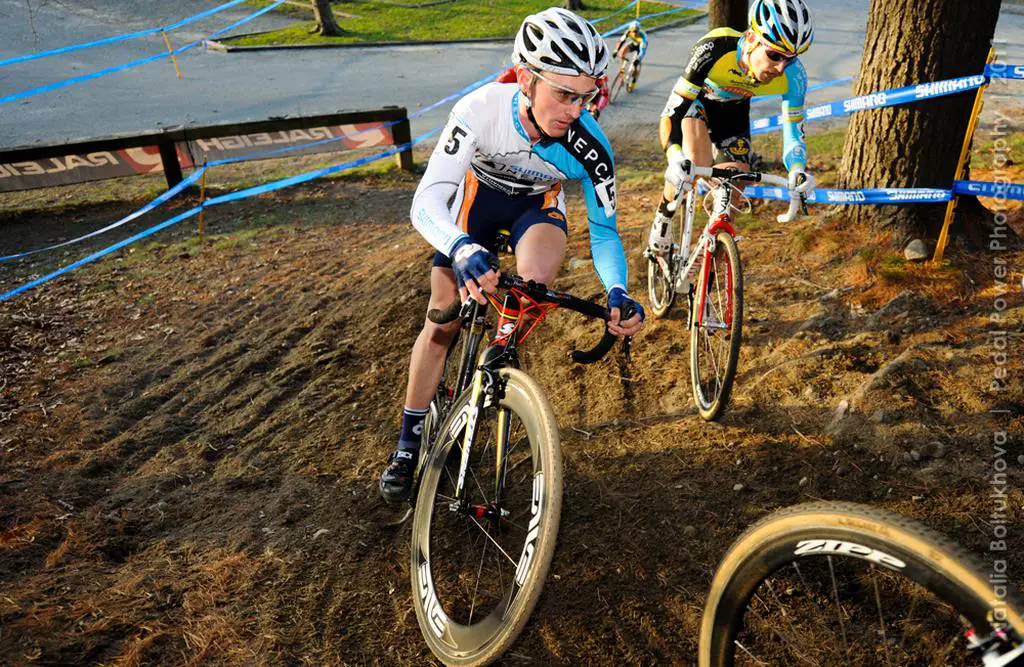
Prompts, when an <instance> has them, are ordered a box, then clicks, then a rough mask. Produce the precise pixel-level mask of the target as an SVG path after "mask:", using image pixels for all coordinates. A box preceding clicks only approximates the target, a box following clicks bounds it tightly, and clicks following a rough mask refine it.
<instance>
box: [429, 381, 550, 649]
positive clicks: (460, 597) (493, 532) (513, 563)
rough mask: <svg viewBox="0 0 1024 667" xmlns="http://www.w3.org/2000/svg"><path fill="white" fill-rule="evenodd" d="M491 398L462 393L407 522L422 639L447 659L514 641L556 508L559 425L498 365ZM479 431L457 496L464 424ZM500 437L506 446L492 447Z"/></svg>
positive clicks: (544, 564)
mask: <svg viewBox="0 0 1024 667" xmlns="http://www.w3.org/2000/svg"><path fill="white" fill-rule="evenodd" d="M499 377H500V380H501V381H500V383H499V384H503V385H504V386H503V388H502V387H499V388H496V389H499V391H497V392H496V395H498V396H502V394H503V396H502V397H501V398H500V400H498V401H496V400H495V399H493V398H490V397H484V399H483V405H482V408H480V409H479V410H477V408H476V407H475V406H474V405H472V403H471V396H472V393H473V392H472V391H468V390H467V391H465V392H463V394H462V396H460V397H459V399H458V400H456V402H455V404H454V405H453V406H452V408H451V411H450V412H449V414H448V417H447V418H446V419H445V421H444V423H443V424H441V425H440V426H439V427H438V435H437V438H436V440H435V442H434V446H433V447H432V448H431V451H430V455H429V458H428V460H427V461H426V462H425V463H424V470H423V476H422V479H421V482H420V487H419V493H418V498H417V501H416V510H415V513H414V515H413V526H412V549H411V551H412V554H411V555H412V563H411V575H412V591H413V601H414V606H415V609H416V618H417V620H418V621H419V626H420V630H421V631H422V633H423V637H424V638H425V639H426V642H427V645H428V646H429V647H430V650H431V651H433V653H434V655H436V656H437V657H438V659H440V660H441V661H443V662H444V663H445V664H447V665H484V664H487V663H489V662H491V661H493V660H495V659H497V658H498V657H499V656H500V655H501V654H502V653H503V652H504V651H505V650H506V649H508V647H509V646H511V644H512V643H513V642H514V641H515V640H516V638H517V637H518V636H519V633H520V632H521V631H522V629H523V627H524V626H525V625H526V621H527V619H528V618H529V616H530V613H531V612H532V611H533V608H534V606H535V605H536V604H537V600H538V599H539V597H540V594H541V590H542V588H543V586H544V581H545V579H546V578H547V573H548V569H549V568H550V566H551V559H552V556H553V555H554V551H555V540H556V537H557V533H558V524H559V517H560V514H561V509H562V459H561V451H560V449H559V438H558V428H557V424H556V421H555V417H554V414H553V412H552V409H551V406H550V404H549V403H548V401H547V399H546V398H545V396H544V393H543V391H542V390H541V389H540V388H539V387H538V386H537V384H536V383H535V382H534V381H533V380H531V379H530V378H529V377H528V376H527V375H526V374H524V373H523V372H521V371H518V370H515V369H502V370H501V371H499ZM471 422H475V423H476V437H475V438H474V442H473V444H472V446H471V448H470V457H469V460H468V465H467V467H466V469H465V471H464V474H463V479H464V483H463V487H464V498H463V499H461V500H460V499H458V498H456V493H455V488H456V485H457V481H458V479H459V477H460V469H461V463H462V443H463V437H464V434H465V432H466V428H467V425H468V424H470V423H471ZM498 442H504V443H506V445H505V446H504V447H498V446H496V445H497V443H498Z"/></svg>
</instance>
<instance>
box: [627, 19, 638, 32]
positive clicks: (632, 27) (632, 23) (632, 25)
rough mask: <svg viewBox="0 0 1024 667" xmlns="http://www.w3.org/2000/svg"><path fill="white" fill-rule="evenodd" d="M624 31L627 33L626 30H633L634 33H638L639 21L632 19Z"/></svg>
mask: <svg viewBox="0 0 1024 667" xmlns="http://www.w3.org/2000/svg"><path fill="white" fill-rule="evenodd" d="M626 30H627V31H628V30H635V31H637V32H639V31H640V21H637V20H636V19H633V20H632V21H630V23H629V27H628V28H626Z"/></svg>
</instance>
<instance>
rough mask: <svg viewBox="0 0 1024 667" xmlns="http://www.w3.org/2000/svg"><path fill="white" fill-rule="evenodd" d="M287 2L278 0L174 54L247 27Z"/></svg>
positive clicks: (179, 49) (183, 47) (175, 51)
mask: <svg viewBox="0 0 1024 667" xmlns="http://www.w3.org/2000/svg"><path fill="white" fill-rule="evenodd" d="M287 1H288V0H277V1H276V2H274V3H272V4H269V5H267V6H266V7H264V8H263V9H261V10H259V11H258V12H254V13H252V14H249V15H248V16H246V17H245V18H241V19H238V20H237V21H235V22H234V23H232V24H231V25H229V26H227V27H225V28H221V29H220V30H218V31H216V32H212V33H210V34H209V35H207V36H206V37H203V38H202V39H197V40H196V41H194V42H192V43H191V44H186V45H185V46H182V47H180V48H177V49H175V50H174V53H175V55H177V54H179V53H184V52H185V51H188V50H189V49H191V48H193V47H196V46H199V45H200V44H202V43H203V42H205V41H206V40H209V39H216V38H217V37H220V36H221V35H223V34H224V33H226V32H230V31H231V30H234V29H235V28H237V27H238V26H240V25H245V24H246V23H248V22H249V21H252V20H253V19H255V18H257V17H259V16H262V15H264V14H266V13H267V12H269V11H271V10H273V9H277V7H278V6H280V5H283V4H284V3H285V2H287Z"/></svg>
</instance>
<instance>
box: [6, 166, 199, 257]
mask: <svg viewBox="0 0 1024 667" xmlns="http://www.w3.org/2000/svg"><path fill="white" fill-rule="evenodd" d="M204 171H206V167H201V168H200V169H197V170H195V171H194V172H192V174H190V175H189V176H188V178H186V179H185V180H183V181H182V182H181V183H178V184H177V185H175V186H174V187H173V188H171V189H170V190H168V191H167V192H165V193H163V194H162V195H160V196H159V197H157V198H156V199H154V200H153V201H151V202H149V203H148V204H146V205H145V206H143V207H142V208H140V209H139V210H137V211H135V212H133V213H129V214H128V215H126V216H125V217H123V218H121V219H120V220H118V221H117V222H113V223H111V224H109V225H107V226H106V227H104V228H102V229H97V230H95V231H92V232H89V233H88V234H85V235H83V236H79V237H78V238H74V239H71V240H70V241H64V242H63V243H57V244H54V245H51V246H47V247H45V248H38V249H36V250H28V251H26V252H19V253H18V254H16V255H7V256H5V257H0V262H5V261H7V260H11V259H18V258H20V257H28V256H29V255H35V254H37V253H40V252H46V251H47V250H56V249H57V248H63V247H64V246H69V245H71V244H73V243H78V242H79V241H84V240H85V239H88V238H92V237H93V236H99V235H100V234H102V233H104V232H109V231H110V230H111V229H116V228H117V227H120V226H121V225H124V224H126V223H129V222H131V221H132V220H135V219H136V218H138V217H139V216H141V215H144V214H146V213H149V212H150V211H152V210H153V209H155V208H156V207H157V206H159V205H160V204H163V203H164V202H166V201H167V200H169V199H170V198H172V197H174V196H175V195H177V194H178V193H179V192H181V191H182V190H184V189H185V188H187V187H188V186H190V185H192V184H193V183H195V182H196V181H197V180H199V177H200V176H202V175H203V172H204Z"/></svg>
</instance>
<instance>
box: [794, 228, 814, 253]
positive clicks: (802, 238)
mask: <svg viewBox="0 0 1024 667" xmlns="http://www.w3.org/2000/svg"><path fill="white" fill-rule="evenodd" d="M816 236H817V234H816V230H815V229H814V227H805V228H803V229H800V230H797V232H796V233H795V234H793V245H794V246H795V247H796V249H797V250H800V251H801V252H806V251H808V250H810V249H811V246H812V245H814V239H815V237H816Z"/></svg>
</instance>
